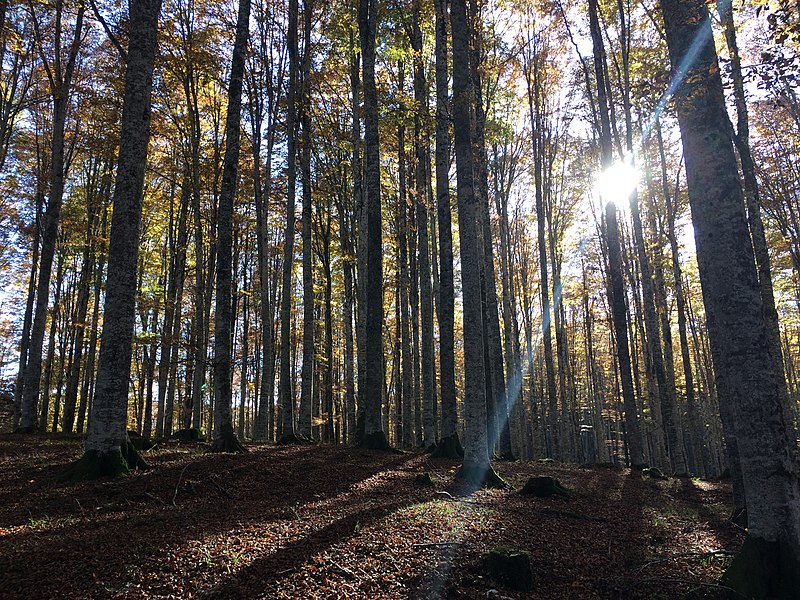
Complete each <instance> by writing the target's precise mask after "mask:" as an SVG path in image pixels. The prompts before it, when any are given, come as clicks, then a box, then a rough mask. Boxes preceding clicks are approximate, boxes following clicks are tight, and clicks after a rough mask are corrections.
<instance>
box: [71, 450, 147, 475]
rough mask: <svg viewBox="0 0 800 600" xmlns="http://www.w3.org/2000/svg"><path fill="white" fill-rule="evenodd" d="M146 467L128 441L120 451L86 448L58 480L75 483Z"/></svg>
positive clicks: (124, 473)
mask: <svg viewBox="0 0 800 600" xmlns="http://www.w3.org/2000/svg"><path fill="white" fill-rule="evenodd" d="M148 468H150V467H149V465H148V464H147V463H146V462H145V461H144V459H143V458H142V456H141V455H140V454H139V452H138V450H136V448H134V447H133V444H131V443H130V442H128V443H127V444H126V445H125V446H124V447H123V448H122V450H121V451H120V450H112V451H111V452H99V451H97V450H87V451H86V452H84V453H83V456H81V457H80V458H79V459H78V460H77V461H75V462H74V463H72V464H71V465H70V466H69V467H67V469H66V470H65V471H64V472H63V473H62V474H61V475H60V476H59V478H58V480H59V481H63V482H66V483H77V482H79V481H89V480H92V479H100V478H102V477H110V478H112V479H114V478H116V477H123V476H125V475H128V474H129V473H130V472H131V470H133V469H148Z"/></svg>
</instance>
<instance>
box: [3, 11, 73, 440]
mask: <svg viewBox="0 0 800 600" xmlns="http://www.w3.org/2000/svg"><path fill="white" fill-rule="evenodd" d="M63 9H64V5H63V2H61V1H59V2H57V3H56V11H57V16H56V21H57V22H58V26H57V27H56V32H55V35H56V48H58V49H59V50H60V40H61V34H62V31H61V27H60V23H61V13H62V11H63ZM83 15H84V5H83V3H82V2H81V3H80V4H79V5H78V12H77V15H76V18H75V29H74V33H73V38H72V43H71V45H70V48H69V55H68V57H67V60H66V64H65V66H64V70H63V71H62V70H61V60H62V57H61V56H58V57H56V60H55V61H54V64H53V65H52V66H51V65H50V64H49V63H47V62H45V67H46V72H47V76H48V79H49V81H50V95H51V96H52V99H53V127H52V133H51V135H52V138H51V155H50V169H51V171H50V193H49V194H48V200H47V209H46V210H45V213H44V229H43V231H42V248H41V252H42V257H41V262H40V264H39V281H38V283H37V286H36V307H35V312H34V317H33V326H32V328H31V341H30V346H29V348H28V360H27V364H26V365H25V374H24V376H23V377H24V381H23V388H22V399H21V405H20V422H19V430H20V431H21V432H27V433H30V432H33V431H35V430H36V413H37V408H38V405H39V391H40V389H39V386H40V381H41V376H42V348H43V346H44V330H45V327H46V324H47V303H48V300H49V298H50V276H51V275H52V269H53V259H54V257H55V252H56V241H57V238H58V225H59V221H60V219H61V205H62V203H63V200H64V179H65V178H66V173H65V162H64V130H65V127H66V122H67V108H68V106H69V92H70V88H71V87H72V79H73V75H74V73H75V66H76V64H77V59H78V52H79V50H80V46H81V42H82V41H83ZM37 37H38V28H37ZM37 42H38V43H39V45H41V44H42V40H41V39H38V40H37ZM42 55H44V50H42Z"/></svg>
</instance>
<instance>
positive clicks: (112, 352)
mask: <svg viewBox="0 0 800 600" xmlns="http://www.w3.org/2000/svg"><path fill="white" fill-rule="evenodd" d="M160 11H161V1H160V0H131V2H130V8H129V12H130V27H131V29H130V31H131V34H130V40H129V44H128V54H127V57H128V60H127V63H128V64H127V68H126V72H125V92H124V95H123V104H122V131H121V136H120V150H119V158H118V161H117V175H116V183H115V186H114V212H113V216H112V220H111V235H110V241H109V250H108V271H109V273H113V274H114V276H113V277H109V278H108V281H107V282H106V300H105V310H104V318H103V323H104V325H103V334H102V338H101V342H100V358H99V360H98V366H97V383H96V388H95V398H94V402H93V403H92V412H91V418H90V421H89V432H88V436H87V438H86V446H85V448H86V452H85V453H84V456H83V458H82V459H81V460H79V461H78V462H77V463H75V464H74V465H73V466H72V467H71V469H70V472H69V473H68V474H67V477H69V478H87V477H89V478H92V477H97V476H103V475H111V476H114V475H118V474H120V473H125V472H127V470H128V469H129V468H131V467H137V466H143V461H142V460H141V459H140V458H139V457H138V455H137V454H136V451H135V450H133V449H132V447H131V446H130V442H129V441H128V435H127V430H126V425H127V406H128V385H129V380H130V370H131V351H132V347H131V345H132V341H133V328H134V318H135V314H134V311H135V305H136V270H137V258H138V252H137V248H138V244H139V223H140V220H141V214H142V193H143V187H144V172H145V166H146V163H147V144H148V141H149V139H150V95H151V90H152V83H153V63H154V60H155V53H156V44H157V30H158V15H159V13H160Z"/></svg>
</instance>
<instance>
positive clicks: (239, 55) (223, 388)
mask: <svg viewBox="0 0 800 600" xmlns="http://www.w3.org/2000/svg"><path fill="white" fill-rule="evenodd" d="M249 25H250V0H239V16H238V18H237V21H236V40H235V42H234V45H233V59H232V60H231V75H230V85H229V87H228V111H227V116H226V120H225V159H224V163H223V171H222V188H221V190H220V196H219V206H218V208H217V281H216V290H217V294H216V307H215V313H214V314H215V319H214V443H213V444H212V446H211V450H212V451H213V452H243V451H244V447H243V446H242V445H241V444H240V443H239V441H238V440H237V438H236V434H235V433H234V431H233V416H232V414H231V406H232V402H233V399H232V389H231V385H232V377H233V373H232V368H231V355H232V349H231V339H232V337H233V335H232V321H233V317H232V314H231V301H232V297H231V296H232V293H231V291H232V290H231V288H232V268H231V267H232V265H231V254H232V249H233V200H234V197H235V196H236V184H237V178H238V174H239V147H240V143H239V137H240V126H239V124H240V122H241V112H242V80H243V78H244V59H245V52H246V51H247V38H248V35H249ZM246 318H247V315H246V314H245V319H246Z"/></svg>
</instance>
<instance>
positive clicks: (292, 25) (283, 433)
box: [278, 0, 300, 444]
mask: <svg viewBox="0 0 800 600" xmlns="http://www.w3.org/2000/svg"><path fill="white" fill-rule="evenodd" d="M298 13H299V9H298V2H297V0H289V30H288V33H287V36H288V42H287V43H288V46H289V87H288V93H287V104H288V105H287V110H286V135H287V136H288V141H287V150H286V152H287V157H286V158H287V169H286V177H287V186H288V189H287V194H286V236H285V238H284V241H283V286H282V294H283V296H282V298H281V357H280V365H281V373H280V387H279V388H278V404H279V405H280V411H281V414H280V424H279V436H280V439H279V442H280V443H285V444H293V443H297V442H299V441H300V440H299V438H298V437H297V435H296V434H295V420H294V392H293V386H292V362H293V361H292V360H291V332H292V298H293V296H294V293H293V289H292V288H293V286H292V265H293V264H294V230H295V194H296V188H297V92H298V67H299V64H298V61H299V59H298V55H299V51H298V47H297V33H298V24H297V21H298Z"/></svg>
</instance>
